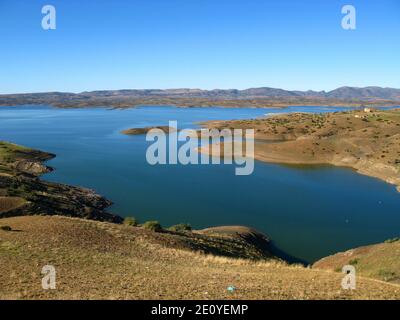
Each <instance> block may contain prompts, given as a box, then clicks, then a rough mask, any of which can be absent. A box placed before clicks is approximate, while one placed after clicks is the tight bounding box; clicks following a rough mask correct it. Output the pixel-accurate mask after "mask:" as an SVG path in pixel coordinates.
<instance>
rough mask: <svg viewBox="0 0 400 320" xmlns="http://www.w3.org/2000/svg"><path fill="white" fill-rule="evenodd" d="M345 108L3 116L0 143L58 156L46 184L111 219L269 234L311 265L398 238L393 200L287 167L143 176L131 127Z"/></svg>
mask: <svg viewBox="0 0 400 320" xmlns="http://www.w3.org/2000/svg"><path fill="white" fill-rule="evenodd" d="M341 109H342V108H323V107H293V108H287V109H267V110H266V109H222V108H191V109H179V108H174V107H142V108H137V109H129V110H108V109H106V108H95V109H72V110H63V109H54V108H51V107H47V106H41V107H38V106H36V107H31V106H24V107H18V108H16V107H6V108H4V107H2V108H1V109H0V140H8V141H12V142H15V143H18V144H22V145H25V146H29V147H32V148H38V149H41V150H44V151H48V152H53V153H55V154H57V158H55V159H54V160H51V161H50V162H49V165H51V166H53V167H55V168H56V171H55V172H53V173H51V174H48V175H46V176H45V177H44V178H45V179H47V180H51V181H57V182H63V183H69V184H74V185H81V186H85V187H89V188H93V189H95V190H97V191H98V192H99V193H101V194H103V195H105V196H106V197H107V198H109V199H110V200H112V201H113V202H114V203H115V205H114V206H113V207H111V209H110V210H111V211H112V212H114V213H117V214H119V215H122V216H135V217H137V218H138V219H139V220H141V221H145V220H159V221H160V222H161V223H162V224H163V225H165V226H168V225H172V224H176V223H180V222H188V223H190V224H191V225H192V226H193V227H195V228H203V227H209V226H214V225H227V224H230V225H232V224H240V225H248V226H253V227H255V228H257V229H259V230H261V231H263V232H265V233H267V234H268V235H269V236H270V237H271V238H272V239H273V240H274V244H275V246H277V247H278V248H279V249H280V250H283V251H284V252H286V253H288V254H290V255H292V256H294V257H297V258H300V259H302V260H305V261H308V262H311V261H314V260H315V259H318V258H320V257H323V256H326V255H329V254H331V253H334V252H337V251H341V250H345V249H348V248H352V247H356V246H360V245H364V244H370V243H375V242H380V241H383V240H385V239H388V238H391V237H395V236H399V230H400V194H399V193H397V192H396V190H395V188H394V187H393V186H391V185H388V184H386V183H384V182H382V181H379V180H377V179H374V178H369V177H366V176H362V175H358V174H356V173H354V172H353V171H352V170H348V169H342V168H335V167H328V166H324V167H288V166H280V165H274V164H265V163H260V162H257V163H256V165H255V171H254V173H253V174H252V175H251V176H235V174H234V167H232V166H231V165H209V166H206V165H198V166H194V165H192V166H190V165H189V166H183V165H168V166H150V165H148V164H147V162H146V159H145V151H146V148H147V146H148V145H149V142H146V141H145V136H125V135H122V134H120V133H119V132H120V131H121V130H123V129H127V128H131V127H142V126H151V125H166V124H168V120H178V124H179V126H180V127H181V128H188V127H195V126H196V124H195V122H197V121H203V120H223V119H245V118H256V117H259V116H263V115H265V114H266V113H268V114H270V113H282V112H293V111H305V112H310V111H314V112H327V111H332V110H337V111H339V110H341Z"/></svg>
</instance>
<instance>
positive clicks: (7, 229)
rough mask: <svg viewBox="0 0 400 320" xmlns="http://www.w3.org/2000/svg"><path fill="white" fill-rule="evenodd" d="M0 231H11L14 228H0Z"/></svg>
mask: <svg viewBox="0 0 400 320" xmlns="http://www.w3.org/2000/svg"><path fill="white" fill-rule="evenodd" d="M0 229H1V230H3V231H11V230H12V228H11V227H10V226H0Z"/></svg>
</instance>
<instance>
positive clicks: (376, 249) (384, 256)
mask: <svg viewBox="0 0 400 320" xmlns="http://www.w3.org/2000/svg"><path fill="white" fill-rule="evenodd" d="M347 264H350V265H353V266H354V267H355V268H356V269H357V272H358V273H359V274H360V275H362V276H365V277H369V278H374V279H379V280H383V281H388V282H391V283H397V284H400V239H391V240H387V241H385V242H384V243H379V244H374V245H370V246H364V247H360V248H356V249H352V250H348V251H346V252H340V253H337V254H334V255H332V256H329V257H326V258H323V259H321V260H319V261H317V262H315V263H314V265H313V267H315V268H318V269H325V270H338V269H341V267H342V266H343V265H347Z"/></svg>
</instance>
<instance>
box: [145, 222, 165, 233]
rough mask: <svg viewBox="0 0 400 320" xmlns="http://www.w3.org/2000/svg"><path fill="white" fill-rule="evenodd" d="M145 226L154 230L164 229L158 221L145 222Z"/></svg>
mask: <svg viewBox="0 0 400 320" xmlns="http://www.w3.org/2000/svg"><path fill="white" fill-rule="evenodd" d="M143 228H145V229H147V230H151V231H154V232H160V231H162V229H163V228H162V227H161V224H160V223H159V222H158V221H146V222H145V223H144V224H143Z"/></svg>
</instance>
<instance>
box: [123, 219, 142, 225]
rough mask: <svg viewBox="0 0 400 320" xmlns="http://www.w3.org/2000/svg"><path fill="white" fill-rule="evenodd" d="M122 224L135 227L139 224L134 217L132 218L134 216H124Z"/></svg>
mask: <svg viewBox="0 0 400 320" xmlns="http://www.w3.org/2000/svg"><path fill="white" fill-rule="evenodd" d="M124 224H125V225H127V226H133V227H136V226H138V225H139V222H138V220H137V219H136V218H134V217H126V218H125V219H124Z"/></svg>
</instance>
